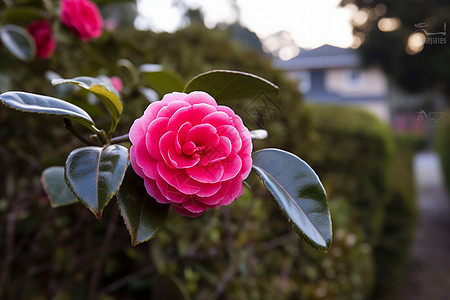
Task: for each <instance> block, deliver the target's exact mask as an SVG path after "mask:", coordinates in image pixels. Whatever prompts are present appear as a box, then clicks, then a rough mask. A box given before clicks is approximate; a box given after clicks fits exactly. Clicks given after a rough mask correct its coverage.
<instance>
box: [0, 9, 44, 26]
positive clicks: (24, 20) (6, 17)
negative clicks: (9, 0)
mask: <svg viewBox="0 0 450 300" xmlns="http://www.w3.org/2000/svg"><path fill="white" fill-rule="evenodd" d="M47 17H48V14H47V13H46V11H45V10H41V9H38V8H34V7H30V6H11V7H7V8H5V9H4V10H3V13H2V23H4V24H9V23H12V24H19V25H28V23H30V22H31V21H34V20H40V19H47Z"/></svg>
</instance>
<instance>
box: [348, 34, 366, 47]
mask: <svg viewBox="0 0 450 300" xmlns="http://www.w3.org/2000/svg"><path fill="white" fill-rule="evenodd" d="M365 40H366V35H365V34H364V33H362V32H357V33H355V35H354V36H353V44H352V46H351V47H352V48H353V49H357V48H359V46H361V44H362V43H364V41H365Z"/></svg>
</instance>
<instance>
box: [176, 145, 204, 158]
mask: <svg viewBox="0 0 450 300" xmlns="http://www.w3.org/2000/svg"><path fill="white" fill-rule="evenodd" d="M205 148H206V147H205V146H197V145H196V144H195V143H194V142H192V141H188V142H186V143H184V144H183V147H182V150H183V153H184V154H186V155H189V156H192V157H193V158H199V157H201V156H202V154H203V150H204V149H205Z"/></svg>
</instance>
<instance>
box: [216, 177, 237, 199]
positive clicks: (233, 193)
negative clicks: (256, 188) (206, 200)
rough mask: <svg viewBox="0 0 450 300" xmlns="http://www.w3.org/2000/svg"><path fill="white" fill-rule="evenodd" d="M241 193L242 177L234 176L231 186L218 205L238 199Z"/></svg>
mask: <svg viewBox="0 0 450 300" xmlns="http://www.w3.org/2000/svg"><path fill="white" fill-rule="evenodd" d="M241 195H242V180H241V179H240V178H234V179H232V180H231V183H230V188H229V190H228V192H227V194H226V195H225V197H223V199H222V200H221V201H220V202H219V203H218V205H228V204H230V203H231V202H233V201H234V200H236V199H238V198H239V197H240V196H241Z"/></svg>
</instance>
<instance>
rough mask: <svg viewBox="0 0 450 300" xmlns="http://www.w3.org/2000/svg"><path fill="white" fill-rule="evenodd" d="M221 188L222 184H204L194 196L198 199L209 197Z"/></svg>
mask: <svg viewBox="0 0 450 300" xmlns="http://www.w3.org/2000/svg"><path fill="white" fill-rule="evenodd" d="M221 187H222V182H217V183H204V184H203V185H202V189H201V190H200V192H198V193H197V194H196V195H197V196H199V197H211V196H212V195H214V194H215V193H217V192H218V191H219V190H220V188H221Z"/></svg>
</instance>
